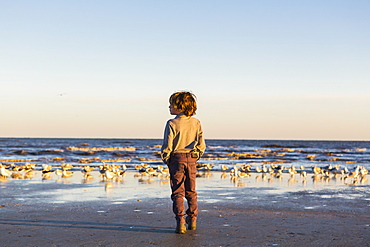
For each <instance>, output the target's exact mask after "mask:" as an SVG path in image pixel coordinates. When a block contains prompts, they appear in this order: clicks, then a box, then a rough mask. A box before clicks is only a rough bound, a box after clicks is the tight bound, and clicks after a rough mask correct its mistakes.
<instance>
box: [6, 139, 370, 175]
mask: <svg viewBox="0 0 370 247" xmlns="http://www.w3.org/2000/svg"><path fill="white" fill-rule="evenodd" d="M161 144H162V140H161V139H62V138H0V162H1V163H4V164H9V163H14V164H19V165H21V164H25V163H33V164H36V169H38V168H39V169H41V165H42V164H50V165H52V166H59V165H60V164H63V163H68V164H72V165H73V166H74V167H77V168H78V167H81V166H85V165H90V166H99V165H102V164H103V163H114V164H126V165H127V167H128V169H134V166H135V165H141V164H143V163H145V164H148V165H152V166H156V165H159V164H162V162H161V160H160V158H159V152H160V147H161ZM206 144H207V150H206V153H205V154H204V156H203V157H202V159H201V160H200V161H199V164H200V165H202V164H203V165H207V167H212V170H216V171H217V170H221V167H222V166H227V167H233V166H240V165H245V164H249V165H250V166H251V167H252V169H253V168H256V167H257V166H261V165H262V164H265V165H271V164H282V165H284V166H285V167H291V166H297V167H298V166H299V167H301V166H304V167H305V169H307V170H308V171H309V170H310V169H311V168H312V167H315V166H319V167H325V166H329V165H332V166H338V167H342V168H344V167H346V168H347V169H354V168H355V167H356V166H359V165H360V166H364V167H366V168H367V169H370V142H369V141H291V140H206Z"/></svg>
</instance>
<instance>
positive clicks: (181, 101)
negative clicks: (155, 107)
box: [170, 92, 197, 117]
mask: <svg viewBox="0 0 370 247" xmlns="http://www.w3.org/2000/svg"><path fill="white" fill-rule="evenodd" d="M195 99H196V97H195V95H194V94H192V93H190V92H177V93H174V94H172V95H171V97H170V107H171V106H172V107H173V108H174V109H175V110H176V111H177V112H180V113H184V114H185V115H186V116H188V117H191V116H193V115H195V112H196V110H197V102H196V101H195Z"/></svg>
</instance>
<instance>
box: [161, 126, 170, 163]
mask: <svg viewBox="0 0 370 247" xmlns="http://www.w3.org/2000/svg"><path fill="white" fill-rule="evenodd" d="M172 142H173V131H172V128H171V125H170V122H169V121H168V122H167V124H166V127H165V129H164V137H163V144H162V148H161V158H162V160H163V163H165V164H168V160H169V158H170V156H171V152H172Z"/></svg>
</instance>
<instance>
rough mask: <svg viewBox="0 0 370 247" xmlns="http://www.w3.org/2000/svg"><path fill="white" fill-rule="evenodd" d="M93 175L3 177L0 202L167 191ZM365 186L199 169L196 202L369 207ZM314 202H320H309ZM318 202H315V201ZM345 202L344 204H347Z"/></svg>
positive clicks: (148, 180)
mask: <svg viewBox="0 0 370 247" xmlns="http://www.w3.org/2000/svg"><path fill="white" fill-rule="evenodd" d="M91 175H92V176H93V178H90V179H88V180H86V179H84V177H83V174H82V172H79V171H75V172H74V175H73V176H72V177H69V178H60V177H58V176H57V175H55V174H51V175H50V177H49V178H48V179H47V180H45V179H43V177H42V173H41V171H36V172H35V176H34V178H32V179H31V180H16V179H2V180H0V188H1V194H2V200H3V203H4V202H5V201H9V202H13V203H14V202H15V203H17V202H18V203H21V204H28V203H29V204H35V203H52V204H61V203H70V202H88V201H107V202H108V203H111V204H124V203H125V202H128V201H131V200H146V199H161V198H168V199H169V195H170V187H169V179H168V178H166V177H161V176H155V177H150V176H141V175H140V174H139V173H138V172H134V171H128V172H126V173H125V175H124V176H123V177H122V178H119V179H111V180H106V179H103V178H102V177H101V176H100V173H99V172H98V171H93V172H91ZM369 187H370V185H369V184H368V182H367V181H364V182H363V183H360V184H353V180H351V179H345V180H344V179H341V178H335V177H332V178H329V179H328V178H325V179H323V178H321V179H317V178H316V179H315V178H313V175H312V176H308V177H306V178H303V177H301V176H299V175H295V176H291V175H289V174H283V176H282V177H281V178H279V179H276V178H275V179H274V178H272V176H270V175H263V174H258V173H251V175H250V176H249V177H244V178H237V179H233V178H232V177H231V176H230V175H229V173H227V172H220V171H207V172H199V173H198V178H197V191H198V194H199V198H198V200H199V202H200V203H206V204H214V205H217V204H218V203H222V202H231V203H245V202H246V201H248V203H252V204H253V205H259V204H260V205H266V204H268V205H274V204H279V205H280V206H281V202H282V201H284V202H285V201H289V202H290V204H295V202H298V200H299V199H301V198H302V196H304V197H305V198H308V199H309V200H308V201H307V202H306V203H304V204H302V202H300V203H301V204H300V205H299V207H300V208H301V209H306V210H311V209H317V207H321V208H323V207H326V205H325V204H328V203H326V202H325V203H322V200H325V201H333V200H335V201H337V200H338V201H340V202H341V203H346V202H347V201H357V202H358V201H359V200H360V201H361V202H362V203H365V204H366V205H368V206H370V191H369ZM314 200H320V202H319V203H314ZM317 204H318V205H317ZM348 205H349V204H348Z"/></svg>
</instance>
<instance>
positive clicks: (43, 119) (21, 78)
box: [0, 0, 370, 140]
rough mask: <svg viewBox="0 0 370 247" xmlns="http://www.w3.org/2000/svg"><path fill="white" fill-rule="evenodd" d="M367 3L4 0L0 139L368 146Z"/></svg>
mask: <svg viewBox="0 0 370 247" xmlns="http://www.w3.org/2000/svg"><path fill="white" fill-rule="evenodd" d="M369 13H370V1H365V0H357V1H350V0H347V1H343V0H332V1H328V0H322V1H296V0H291V1H286V0H281V1H274V0H270V1H267V0H261V1H248V0H240V1H236V0H230V1H221V0H198V1H169V0H157V1H153V0H150V1H149V0H147V1H143V0H137V1H119V0H111V1H79V0H74V1H65V0H64V1H46V0H44V1H41V0H35V1H18V0H14V1H3V0H0V23H2V24H1V25H0V37H1V41H0V83H1V90H0V102H1V107H0V116H1V118H0V119H1V121H0V137H76V138H78V137H89V138H162V135H163V129H164V126H165V122H166V121H167V120H168V119H169V118H171V117H172V116H170V115H169V112H168V97H169V96H170V95H171V94H172V93H173V92H175V91H179V90H190V91H191V92H193V93H194V94H195V95H196V96H197V98H198V107H199V109H198V111H197V115H196V117H197V118H199V119H200V120H201V122H202V124H203V129H204V133H205V137H206V139H218V138H220V139H284V140H285V139H296V140H370V131H369V126H370V114H369V112H370V45H369V44H370V32H369V31H368V30H369V27H370V15H369Z"/></svg>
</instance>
